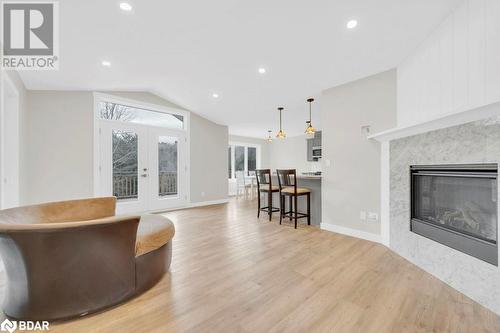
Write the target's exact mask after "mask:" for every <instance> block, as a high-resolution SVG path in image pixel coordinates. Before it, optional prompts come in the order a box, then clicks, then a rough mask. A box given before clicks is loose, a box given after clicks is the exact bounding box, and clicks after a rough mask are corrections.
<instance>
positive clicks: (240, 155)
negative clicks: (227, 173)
mask: <svg viewBox="0 0 500 333" xmlns="http://www.w3.org/2000/svg"><path fill="white" fill-rule="evenodd" d="M234 153H235V154H234V171H243V170H245V147H243V146H236V147H234Z"/></svg>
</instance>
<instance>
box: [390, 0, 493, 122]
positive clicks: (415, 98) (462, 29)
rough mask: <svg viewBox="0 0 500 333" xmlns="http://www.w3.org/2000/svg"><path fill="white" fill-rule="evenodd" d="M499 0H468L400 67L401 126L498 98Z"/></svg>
mask: <svg viewBox="0 0 500 333" xmlns="http://www.w3.org/2000/svg"><path fill="white" fill-rule="evenodd" d="M499 59H500V1H498V0H464V1H463V2H462V3H461V4H460V5H459V6H458V7H457V8H456V9H455V10H454V11H453V12H452V14H451V15H450V16H448V17H447V18H446V19H445V21H444V22H443V23H442V24H441V25H440V26H439V27H438V28H437V30H436V31H435V32H434V33H433V34H431V35H430V36H429V38H428V39H427V40H425V41H424V43H422V44H421V45H420V47H419V48H418V49H417V50H416V51H415V52H414V53H413V54H412V55H411V56H410V57H408V58H407V59H406V61H405V62H404V63H403V64H401V65H400V66H399V67H398V126H399V127H401V126H408V125H413V124H417V123H420V122H424V121H428V120H431V119H434V118H438V117H442V116H444V115H448V114H452V113H457V112H461V111H465V110H469V109H473V108H477V107H480V106H483V105H487V104H490V103H494V102H498V101H500V60H499Z"/></svg>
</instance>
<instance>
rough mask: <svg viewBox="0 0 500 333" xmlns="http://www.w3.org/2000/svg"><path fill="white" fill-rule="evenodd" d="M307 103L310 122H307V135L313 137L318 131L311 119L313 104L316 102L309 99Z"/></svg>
mask: <svg viewBox="0 0 500 333" xmlns="http://www.w3.org/2000/svg"><path fill="white" fill-rule="evenodd" d="M307 101H308V102H309V121H306V124H307V128H306V131H305V133H306V134H307V135H308V136H313V135H314V133H315V132H316V130H315V129H314V127H313V126H312V121H311V120H312V118H311V108H312V102H314V98H309V99H307Z"/></svg>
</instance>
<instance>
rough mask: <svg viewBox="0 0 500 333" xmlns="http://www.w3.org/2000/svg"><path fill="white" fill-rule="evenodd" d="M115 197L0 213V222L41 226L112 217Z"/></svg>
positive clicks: (45, 204)
mask: <svg viewBox="0 0 500 333" xmlns="http://www.w3.org/2000/svg"><path fill="white" fill-rule="evenodd" d="M115 209H116V198H115V197H102V198H89V199H79V200H68V201H60V202H49V203H44V204H39V205H32V206H23V207H18V208H11V209H5V210H2V211H0V221H1V222H2V223H9V224H11V223H12V224H41V223H58V222H75V221H84V220H95V219H100V218H104V217H109V216H114V215H115Z"/></svg>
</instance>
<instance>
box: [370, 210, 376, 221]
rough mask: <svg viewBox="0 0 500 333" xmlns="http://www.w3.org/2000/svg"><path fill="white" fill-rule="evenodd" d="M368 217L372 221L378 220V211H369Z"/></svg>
mask: <svg viewBox="0 0 500 333" xmlns="http://www.w3.org/2000/svg"><path fill="white" fill-rule="evenodd" d="M368 219H369V220H371V221H378V213H374V212H369V213H368Z"/></svg>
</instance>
